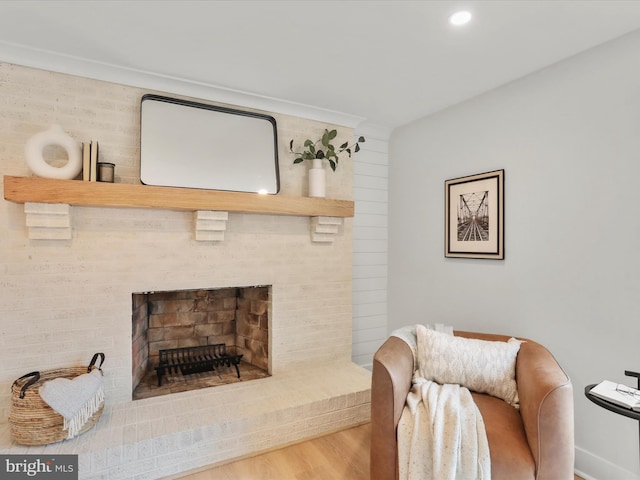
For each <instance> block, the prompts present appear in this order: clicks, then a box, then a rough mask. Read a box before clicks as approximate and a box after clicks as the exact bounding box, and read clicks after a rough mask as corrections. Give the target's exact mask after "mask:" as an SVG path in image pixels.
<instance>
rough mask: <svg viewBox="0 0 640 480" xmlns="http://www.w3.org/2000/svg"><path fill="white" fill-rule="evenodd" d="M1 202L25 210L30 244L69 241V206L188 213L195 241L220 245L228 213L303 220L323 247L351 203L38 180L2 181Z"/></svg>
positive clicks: (349, 210) (349, 211)
mask: <svg viewBox="0 0 640 480" xmlns="http://www.w3.org/2000/svg"><path fill="white" fill-rule="evenodd" d="M4 198H5V200H8V201H10V202H15V203H24V204H25V215H26V224H27V227H28V228H29V238H33V239H70V238H71V220H70V215H71V208H70V207H71V206H88V207H124V208H156V209H167V210H180V211H192V212H195V213H194V223H195V238H196V240H198V241H220V240H222V239H223V238H224V230H225V229H226V219H227V215H228V212H232V213H248V214H270V215H294V216H308V217H311V219H312V220H311V239H312V241H314V242H322V243H327V242H331V241H333V239H334V238H335V235H336V234H337V232H338V227H339V226H340V225H341V224H342V221H343V219H344V218H346V217H353V215H354V202H353V201H350V200H336V199H327V198H312V197H290V196H284V195H260V194H257V193H244V192H227V191H220V190H202V189H193V188H177V187H157V186H150V185H134V184H124V183H102V182H86V181H80V180H57V179H49V178H40V177H15V176H5V177H4ZM207 212H208V213H207Z"/></svg>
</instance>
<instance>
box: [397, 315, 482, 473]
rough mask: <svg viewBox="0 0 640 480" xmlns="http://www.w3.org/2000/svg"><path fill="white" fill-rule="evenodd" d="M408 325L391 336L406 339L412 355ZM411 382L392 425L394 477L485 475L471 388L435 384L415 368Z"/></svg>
mask: <svg viewBox="0 0 640 480" xmlns="http://www.w3.org/2000/svg"><path fill="white" fill-rule="evenodd" d="M438 327H440V328H438V330H440V331H443V329H442V327H441V326H438ZM411 328H413V333H414V335H415V327H408V329H409V330H407V329H401V331H395V332H393V333H392V335H394V336H397V337H399V338H401V339H403V340H404V341H405V342H407V343H408V344H409V346H410V347H411V349H412V351H413V352H414V358H415V354H416V347H415V345H416V343H415V342H414V343H413V345H412V344H411V343H410V342H412V341H413V340H412V338H411ZM428 328H430V327H428ZM448 330H450V331H451V330H452V329H448ZM414 339H415V336H414ZM416 363H417V362H415V363H414V365H415V364H416ZM412 383H413V385H412V388H411V391H410V392H409V395H408V397H407V402H406V405H405V407H404V410H403V412H402V416H401V417H400V422H399V424H398V464H399V470H400V472H399V473H400V480H489V479H490V478H491V457H490V455H489V443H488V441H487V434H486V430H485V427H484V421H483V420H482V415H481V414H480V411H479V410H478V407H477V406H476V404H475V402H474V401H473V399H472V397H471V392H469V390H468V389H467V388H465V387H461V386H459V385H452V384H447V385H439V384H437V383H435V382H432V381H429V380H426V379H424V378H422V377H419V376H418V375H417V372H416V373H415V374H414V377H413V382H412Z"/></svg>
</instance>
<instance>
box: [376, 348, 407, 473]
mask: <svg viewBox="0 0 640 480" xmlns="http://www.w3.org/2000/svg"><path fill="white" fill-rule="evenodd" d="M412 377H413V354H412V353H411V349H410V348H409V346H408V345H407V344H406V343H405V342H404V341H402V340H400V339H399V338H397V337H389V338H388V339H387V341H386V342H385V343H384V344H383V345H382V346H381V347H380V348H379V349H378V351H377V352H376V354H375V356H374V357H373V372H372V381H371V398H372V399H373V398H375V399H376V400H375V401H372V402H371V467H370V468H371V479H372V480H373V479H375V480H395V479H396V478H398V468H397V464H398V461H397V451H398V449H397V437H396V427H397V426H398V422H399V421H400V415H401V414H402V410H403V408H404V404H405V400H406V398H407V395H408V394H409V390H410V389H411V379H412Z"/></svg>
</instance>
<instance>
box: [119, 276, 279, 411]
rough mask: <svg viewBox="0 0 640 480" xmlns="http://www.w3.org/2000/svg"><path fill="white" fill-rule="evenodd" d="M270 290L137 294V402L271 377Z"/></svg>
mask: <svg viewBox="0 0 640 480" xmlns="http://www.w3.org/2000/svg"><path fill="white" fill-rule="evenodd" d="M270 298H271V288H270V287H269V286H251V287H228V288H217V289H198V290H175V291H164V292H140V293H133V294H132V317H131V318H132V338H131V340H132V342H131V343H132V349H131V350H132V379H133V385H132V387H133V389H132V391H133V400H139V399H142V398H149V397H154V396H159V395H166V394H169V393H175V392H182V391H187V390H196V389H200V388H208V387H213V386H218V385H226V384H228V383H236V382H242V381H248V380H254V379H258V378H264V377H268V376H269V311H270V306H271V303H270V302H271V300H270Z"/></svg>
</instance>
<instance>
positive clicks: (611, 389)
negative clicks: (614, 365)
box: [589, 380, 640, 412]
mask: <svg viewBox="0 0 640 480" xmlns="http://www.w3.org/2000/svg"><path fill="white" fill-rule="evenodd" d="M589 393H591V395H595V396H596V397H598V398H601V399H603V400H606V401H607V402H611V403H615V404H616V405H619V406H621V407H625V408H630V409H631V410H635V411H636V412H640V390H637V389H635V388H633V387H628V386H626V385H623V384H621V383H614V382H610V381H609V380H603V381H602V382H600V383H599V384H598V385H596V386H595V387H593V388H592V389H591V391H590V392H589Z"/></svg>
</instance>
